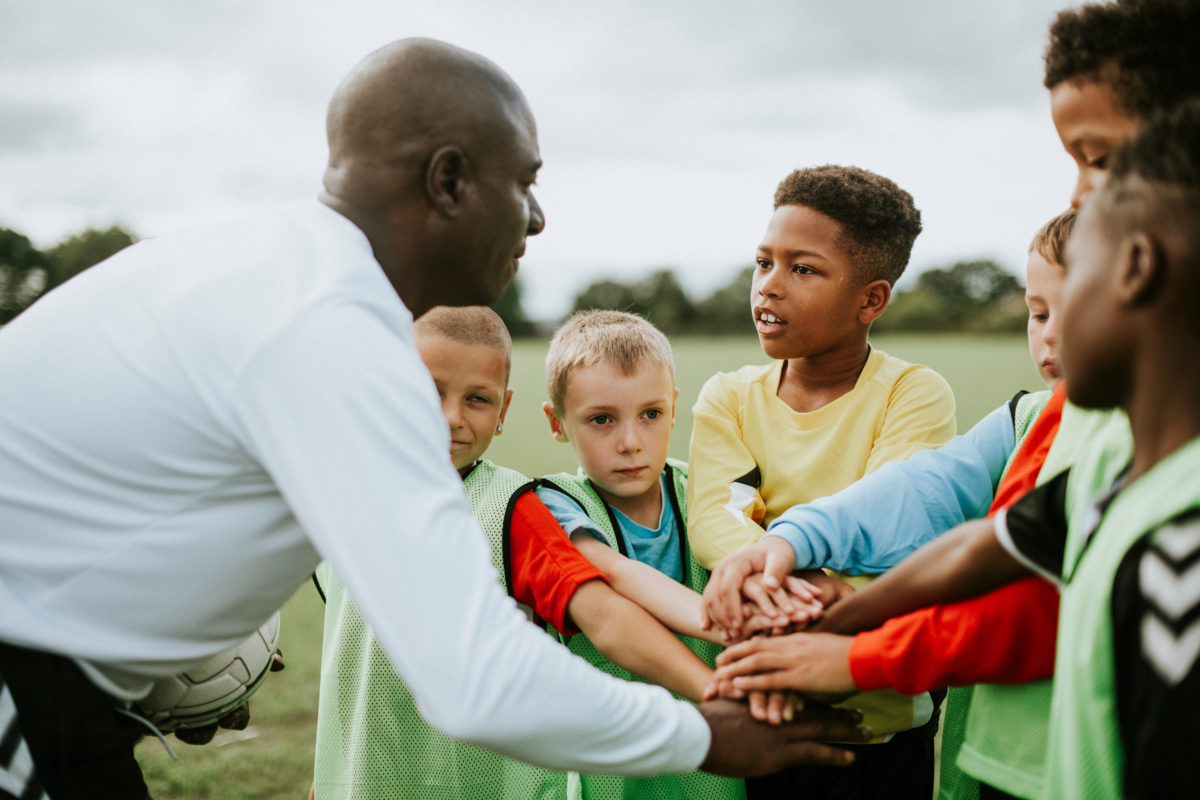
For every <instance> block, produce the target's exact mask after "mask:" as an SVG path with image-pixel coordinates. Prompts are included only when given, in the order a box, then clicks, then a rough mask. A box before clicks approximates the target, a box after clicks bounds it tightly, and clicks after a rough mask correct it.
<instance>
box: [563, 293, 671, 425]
mask: <svg viewBox="0 0 1200 800" xmlns="http://www.w3.org/2000/svg"><path fill="white" fill-rule="evenodd" d="M647 361H649V362H651V363H654V364H662V365H663V366H665V367H666V368H667V369H668V370H670V371H671V379H672V380H674V378H675V359H674V357H673V356H672V355H671V343H670V342H669V341H667V337H666V336H665V335H663V332H662V331H660V330H659V329H658V328H656V327H654V325H652V324H651V323H650V322H649V321H648V320H646V319H645V318H643V317H639V316H638V315H637V314H631V313H629V312H628V311H609V310H605V309H597V310H592V311H577V312H575V313H574V314H572V315H571V316H570V317H568V318H567V321H566V322H564V323H563V324H562V325H561V326H560V327H559V329H558V330H557V331H555V332H554V337H553V338H552V339H551V340H550V350H549V352H547V353H546V394H547V396H548V397H549V398H550V403H551V405H553V406H554V411H555V413H557V414H562V412H563V398H564V397H565V396H566V394H567V382H568V381H569V380H570V379H571V372H572V371H573V370H574V369H575V368H576V367H590V366H594V365H596V364H608V365H610V366H612V367H615V368H616V369H617V370H619V371H620V372H621V374H623V375H630V374H632V373H633V372H634V371H635V370H637V368H638V367H639V366H641V365H642V364H643V363H645V362H647Z"/></svg>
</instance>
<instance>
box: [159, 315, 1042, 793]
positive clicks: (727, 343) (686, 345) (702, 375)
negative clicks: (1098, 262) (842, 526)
mask: <svg viewBox="0 0 1200 800" xmlns="http://www.w3.org/2000/svg"><path fill="white" fill-rule="evenodd" d="M875 344H876V346H877V347H879V348H881V349H883V350H886V351H887V352H888V353H890V354H892V355H895V356H899V357H900V358H903V359H905V360H908V361H914V362H917V363H922V364H927V365H929V366H931V367H934V368H935V369H937V370H938V371H939V372H940V373H941V374H942V375H943V376H945V378H946V379H947V380H948V381H949V382H950V385H951V386H952V387H953V388H954V392H955V396H956V398H957V400H958V427H959V430H960V431H963V430H966V429H967V428H969V427H970V426H971V425H973V424H974V423H975V422H976V421H978V420H979V419H980V418H981V417H983V416H984V415H985V414H986V413H987V412H989V411H991V410H992V409H994V408H996V407H997V406H999V405H1000V404H1001V403H1003V402H1005V401H1006V400H1008V399H1009V398H1010V397H1011V396H1012V394H1013V393H1014V392H1015V391H1016V390H1017V389H1021V388H1025V389H1038V388H1041V384H1040V382H1039V380H1038V377H1037V373H1036V372H1035V371H1034V369H1033V366H1032V365H1031V364H1030V360H1029V356H1028V353H1027V351H1026V349H1025V339H1024V338H1023V337H963V336H937V337H879V338H878V339H877V340H876V341H875ZM545 353H546V345H545V343H544V342H519V343H518V344H517V347H516V350H515V352H514V355H513V375H512V385H513V387H514V388H515V389H516V393H515V396H514V398H513V405H512V408H511V409H510V411H509V416H508V422H507V423H506V425H505V430H504V435H503V436H501V437H499V438H498V439H496V441H495V444H494V445H493V446H492V449H491V451H489V453H488V455H489V457H491V458H493V459H494V460H495V461H497V462H499V463H501V464H505V465H507V466H511V467H514V468H516V469H519V470H521V471H523V472H525V473H527V474H544V473H547V472H555V471H560V470H574V469H575V464H574V461H573V459H572V456H571V449H570V447H569V446H567V445H565V444H559V443H556V442H554V441H553V440H552V439H551V438H550V436H549V433H548V428H547V427H546V423H545V418H544V417H543V416H542V412H541V403H542V400H543V399H544V396H545V385H544V380H543V374H542V361H543V359H544V357H545ZM675 358H676V362H677V373H678V376H677V378H678V381H677V382H678V384H679V388H680V396H679V406H678V411H677V417H678V425H677V428H676V431H675V433H674V434H673V439H672V446H671V455H673V456H676V457H678V458H686V457H687V442H688V437H689V435H690V433H691V407H692V404H693V402H694V401H695V399H696V395H697V393H698V392H699V390H700V386H701V385H702V384H703V383H704V381H705V380H706V379H707V378H708V376H710V375H711V374H713V373H714V372H717V371H722V370H730V369H734V368H736V367H739V366H741V365H743V364H747V363H757V362H760V361H762V353H761V351H760V350H759V348H758V342H757V340H756V339H753V338H747V339H736V340H735V339H725V338H713V339H704V338H698V339H683V340H679V341H677V342H675ZM321 615H322V607H321V601H320V598H319V597H318V596H317V594H316V591H315V590H314V589H313V588H312V586H311V585H306V586H303V587H301V588H300V590H299V591H298V592H297V593H296V595H295V596H294V597H293V598H292V599H291V600H290V601H289V602H288V604H287V605H286V606H285V607H284V610H283V628H282V632H281V648H282V649H283V653H284V656H285V658H286V661H287V669H286V670H284V671H283V672H281V673H278V674H274V675H272V676H271V677H270V678H269V679H268V680H267V682H266V683H265V684H264V687H263V689H262V691H261V692H259V694H258V695H256V696H255V698H254V700H253V702H252V703H251V708H252V719H251V724H250V727H249V728H248V729H247V730H245V731H241V732H222V733H220V734H219V735H218V736H217V738H216V739H214V741H213V742H212V743H211V744H208V745H205V746H202V747H196V746H189V745H186V744H182V743H179V742H176V741H175V740H174V738H173V737H169V738H170V741H171V742H172V746H173V747H174V748H175V750H176V752H177V753H178V755H179V760H178V761H172V760H171V759H170V758H169V757H168V756H167V755H166V752H165V751H164V749H163V747H162V746H161V745H160V744H159V743H158V742H157V740H154V739H151V738H147V739H145V740H143V742H142V744H141V745H140V746H139V747H138V758H139V760H140V761H141V763H142V766H143V769H144V771H145V773H146V780H147V782H148V784H149V786H150V791H151V794H152V795H153V797H155V798H156V799H157V800H170V799H171V798H220V799H221V800H265V799H267V798H272V799H274V798H295V799H296V800H302V798H305V797H307V796H308V789H309V785H310V784H311V781H312V758H313V741H314V730H315V728H314V726H315V722H316V713H317V686H318V675H319V671H320V648H321Z"/></svg>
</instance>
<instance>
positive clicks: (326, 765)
mask: <svg viewBox="0 0 1200 800" xmlns="http://www.w3.org/2000/svg"><path fill="white" fill-rule="evenodd" d="M414 328H415V334H416V344H417V349H418V351H419V352H420V354H421V359H422V361H423V362H424V363H425V365H426V367H427V368H428V369H429V371H430V374H431V376H432V378H433V382H434V384H435V386H436V387H437V391H438V395H439V397H440V399H441V404H442V413H443V415H444V416H445V419H446V423H447V425H448V426H449V428H450V458H451V460H452V462H453V464H454V467H455V468H456V469H457V470H458V472H459V474H460V475H461V476H462V479H463V487H464V489H465V491H466V493H467V496H468V499H469V500H470V502H471V506H472V508H473V510H474V512H475V515H476V517H477V518H478V520H479V522H480V524H481V526H482V527H483V530H484V532H485V533H486V534H487V537H488V541H489V544H490V545H491V549H492V561H493V565H494V566H495V568H496V571H497V573H498V575H499V576H500V579H501V582H502V583H503V584H504V586H505V588H506V589H507V590H508V592H509V594H510V595H512V596H513V597H514V598H515V599H516V600H517V602H518V603H519V604H520V605H521V606H522V608H523V609H525V610H526V613H527V614H528V615H529V616H530V617H531V618H532V619H536V620H538V621H539V622H541V623H542V624H546V622H548V623H549V625H550V626H552V627H553V628H554V629H555V630H556V631H559V632H562V633H568V634H569V633H574V632H576V631H578V630H582V631H585V632H586V633H587V635H588V637H589V638H590V639H591V641H593V642H594V643H595V645H596V647H597V648H598V650H599V651H600V652H603V653H605V654H606V655H607V656H608V657H610V658H612V659H614V660H615V661H617V662H618V663H620V664H622V665H624V667H626V668H628V669H629V670H631V671H633V672H636V673H637V674H639V675H642V676H643V677H645V678H647V679H648V680H650V681H653V682H657V683H660V684H662V685H664V686H666V687H668V688H670V689H672V690H674V691H676V692H678V693H680V694H682V695H684V696H686V697H688V698H690V699H693V700H694V699H698V698H699V694H700V692H701V691H702V690H703V687H704V685H705V684H706V683H707V681H708V679H709V676H710V675H711V670H710V668H709V666H708V665H705V664H704V663H703V662H701V661H700V659H699V658H697V657H696V656H695V655H694V654H693V653H692V652H691V651H690V650H688V648H687V647H686V646H685V645H684V644H683V643H682V642H680V641H679V640H678V639H677V638H676V637H675V636H674V635H672V634H671V633H670V632H668V631H667V630H666V629H665V628H663V627H662V626H661V625H660V624H659V623H658V622H657V621H656V620H654V619H653V617H651V616H650V615H649V614H648V613H647V612H645V611H643V610H642V609H641V608H640V607H638V606H637V605H635V604H634V603H633V602H631V601H629V600H626V599H625V598H624V597H622V596H620V595H618V594H617V593H616V592H615V591H613V590H612V589H611V588H609V586H608V585H607V584H606V583H605V582H604V580H603V577H602V576H601V574H600V572H599V570H598V569H596V568H595V567H593V566H592V565H591V564H590V563H588V562H587V560H586V559H584V558H583V557H582V556H581V555H580V554H579V553H578V552H577V551H576V550H575V548H573V547H572V546H571V543H570V541H569V540H568V539H567V537H566V536H565V535H564V534H563V531H562V529H561V528H560V527H559V526H558V525H557V523H556V522H555V521H554V518H553V517H552V516H551V515H550V513H549V512H548V511H547V510H546V509H545V507H544V506H542V505H541V503H540V502H539V501H538V500H537V498H536V496H535V495H534V494H533V493H532V491H531V489H532V487H533V484H532V482H531V481H530V480H529V479H528V478H526V477H525V476H524V475H521V474H520V473H518V472H515V471H513V470H510V469H506V468H504V467H500V466H497V465H496V464H493V463H492V462H490V461H488V460H487V459H485V458H483V455H484V453H485V451H486V450H487V448H488V446H489V445H490V444H491V441H492V438H493V437H494V436H496V435H499V434H500V433H501V432H502V431H503V428H504V417H505V414H506V413H507V411H508V406H509V403H510V402H511V400H512V394H513V390H512V389H510V388H508V378H509V368H510V360H511V348H512V345H511V341H510V339H509V335H508V331H507V330H506V329H505V327H504V323H503V322H502V321H501V319H500V317H499V316H497V315H496V313H495V312H494V311H492V310H490V309H488V308H485V307H482V306H479V307H465V308H450V307H438V308H434V309H432V310H431V311H429V312H427V313H426V314H424V315H423V316H421V317H420V318H419V319H418V320H417V321H416V324H415V326H414ZM431 535H436V533H434V532H431ZM316 579H317V581H318V586H319V588H321V589H322V591H323V594H324V597H325V599H326V612H325V644H324V650H323V655H322V669H321V693H320V710H319V714H318V723H317V752H316V766H315V777H316V780H315V784H314V790H315V796H316V797H317V798H318V800H326V798H355V799H356V800H364V799H367V800H369V799H371V798H380V799H381V800H382V799H383V798H387V799H388V800H395V799H396V798H409V797H411V798H422V799H423V800H476V798H480V797H489V798H493V797H494V798H505V797H510V798H514V800H517V799H518V798H519V799H520V800H524V799H525V798H531V797H538V798H552V797H565V796H566V792H567V784H568V776H567V774H566V773H554V772H550V771H548V770H544V769H539V768H537V767H533V766H530V765H528V764H523V763H520V762H518V761H514V760H512V759H508V758H505V757H503V756H500V755H497V754H495V753H493V752H491V751H488V750H483V749H481V748H479V747H475V746H472V745H469V744H463V743H460V742H456V741H454V740H452V739H450V738H449V737H447V736H445V735H443V734H442V733H440V732H438V731H436V730H435V729H433V728H432V727H430V726H429V725H428V724H427V723H426V722H425V721H424V720H423V719H422V718H421V715H420V713H419V711H418V709H417V707H416V705H415V704H414V702H413V698H412V696H411V695H410V694H409V691H408V689H407V687H406V686H405V685H404V683H403V682H402V681H401V680H400V678H399V677H397V675H396V673H395V671H394V670H393V669H392V667H391V664H390V663H389V662H388V660H387V658H386V656H384V654H383V652H382V650H380V648H379V646H378V644H377V643H376V642H375V637H374V634H373V632H372V631H371V629H370V628H369V627H368V626H367V625H366V623H365V622H364V621H363V619H362V617H361V615H360V614H359V612H358V609H357V607H356V606H355V605H354V603H353V601H352V600H351V599H350V597H349V596H348V595H347V594H346V591H345V588H344V587H343V586H342V584H341V582H340V581H339V580H338V578H337V576H336V575H334V574H333V572H332V570H331V569H330V568H329V566H328V564H322V565H321V567H320V568H319V569H318V572H317V576H316Z"/></svg>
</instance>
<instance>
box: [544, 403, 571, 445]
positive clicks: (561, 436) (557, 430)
mask: <svg viewBox="0 0 1200 800" xmlns="http://www.w3.org/2000/svg"><path fill="white" fill-rule="evenodd" d="M542 413H543V414H545V415H546V419H547V421H549V423H550V435H551V436H553V437H554V438H555V439H556V440H557V441H560V442H565V441H567V431H566V429H565V428H563V424H562V420H561V419H559V418H558V415H557V414H555V413H554V404H553V403H550V402H545V403H542Z"/></svg>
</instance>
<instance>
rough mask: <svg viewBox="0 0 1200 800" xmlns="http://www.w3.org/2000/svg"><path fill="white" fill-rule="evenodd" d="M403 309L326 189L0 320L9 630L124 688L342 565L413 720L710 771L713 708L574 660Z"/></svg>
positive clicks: (577, 761) (558, 756) (217, 646)
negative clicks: (477, 490)
mask: <svg viewBox="0 0 1200 800" xmlns="http://www.w3.org/2000/svg"><path fill="white" fill-rule="evenodd" d="M448 453H449V441H448V432H447V428H446V425H445V421H444V419H443V417H442V415H441V411H440V406H439V404H438V398H437V394H436V391H435V389H434V387H433V384H432V381H431V380H430V378H429V376H428V373H427V372H426V370H425V368H424V366H423V364H422V363H421V361H420V358H419V356H418V354H417V351H416V348H415V346H414V344H413V336H412V316H411V314H410V313H409V311H408V310H407V309H406V308H405V307H404V305H403V303H401V301H400V300H399V298H398V296H397V295H396V293H395V291H394V290H393V288H392V286H391V285H390V284H389V283H388V281H387V280H386V278H385V276H384V275H383V272H382V270H381V269H380V267H379V265H378V264H377V263H376V262H375V260H374V258H373V256H372V253H371V249H370V245H369V243H368V242H367V240H366V238H365V236H363V234H362V233H361V232H360V231H359V230H358V229H357V228H356V227H355V226H354V225H353V224H352V223H350V222H349V221H348V220H346V219H345V218H344V217H342V216H340V215H338V214H337V213H335V212H334V211H332V210H330V209H328V208H326V207H325V206H323V205H320V204H318V203H311V204H306V205H301V206H296V207H293V208H288V209H283V210H280V211H277V212H273V213H269V214H266V215H262V216H260V217H257V218H253V219H248V220H244V221H239V222H233V223H225V224H220V225H212V226H206V227H200V228H196V229H192V230H189V231H185V232H181V233H177V234H172V235H169V236H165V237H163V238H161V239H155V240H149V241H145V242H142V243H140V244H137V245H135V246H133V247H131V248H129V249H127V250H125V251H123V252H121V253H119V254H118V255H117V256H115V257H113V258H112V259H110V260H109V261H107V262H105V263H103V264H100V265H98V266H96V267H93V268H92V269H90V270H87V271H86V272H84V273H82V274H81V275H79V276H78V277H76V278H74V279H72V280H71V281H69V282H68V283H67V284H65V285H63V286H62V287H60V288H58V289H55V290H54V291H52V292H51V293H49V294H48V295H47V296H46V297H45V298H43V299H41V300H39V301H38V302H37V303H35V304H34V306H33V307H31V308H30V309H29V310H28V311H26V312H25V313H24V314H23V315H22V316H21V317H19V318H18V319H17V320H16V321H14V322H13V323H11V324H9V325H8V326H6V327H5V328H4V329H3V330H2V331H0V608H3V609H4V611H3V613H0V639H2V640H4V641H8V642H11V643H14V644H18V645H22V646H26V647H31V648H36V649H41V650H45V651H49V652H54V653H60V654H63V655H66V656H68V657H71V658H74V659H76V660H77V661H78V662H79V663H80V664H81V666H82V667H83V668H84V669H85V671H86V672H87V674H88V675H89V677H91V678H92V680H93V681H95V682H96V683H97V684H98V685H99V686H101V687H102V688H104V689H105V690H106V691H108V692H110V693H112V694H114V695H115V696H117V697H121V698H124V699H134V698H136V697H138V696H140V695H141V694H143V693H144V692H145V691H146V690H147V689H148V687H149V684H150V682H151V681H152V680H154V679H156V678H158V677H161V676H165V675H169V674H173V673H175V672H178V671H180V669H181V668H182V667H183V666H184V665H186V664H188V663H190V662H193V661H195V660H197V659H200V658H203V657H206V656H208V655H211V654H213V653H215V652H218V651H219V650H221V649H223V648H224V647H226V646H228V645H230V644H232V643H234V642H236V641H239V640H240V639H242V638H243V637H245V636H246V635H248V634H249V633H250V632H251V631H252V630H254V629H255V628H256V627H257V626H258V625H259V624H260V623H261V622H262V621H263V620H264V619H265V618H266V617H267V616H269V615H270V614H271V613H272V612H273V611H275V610H276V609H277V608H279V606H280V605H281V604H282V603H283V602H284V601H285V600H286V599H287V598H288V597H289V596H290V595H291V594H292V593H293V592H294V591H295V590H296V588H297V586H298V585H299V584H300V583H301V582H302V581H303V580H304V579H305V578H306V577H307V576H308V575H309V573H311V572H312V570H313V569H314V567H315V566H316V564H317V563H318V561H319V560H320V559H321V558H326V559H328V560H329V561H330V562H331V563H332V564H333V567H334V569H335V570H336V572H337V573H338V574H339V575H340V576H341V578H342V580H343V582H344V583H345V585H346V586H347V588H348V589H349V591H350V593H351V594H352V595H353V596H354V599H355V601H356V602H357V604H358V605H359V607H360V608H361V610H362V612H363V614H364V616H365V617H366V619H367V620H368V622H369V623H370V624H371V626H372V627H373V628H374V629H375V631H376V632H377V634H378V636H379V639H380V642H381V644H382V646H383V647H384V649H385V651H386V652H387V653H388V655H389V657H390V658H391V659H392V661H393V664H394V666H395V667H396V669H397V671H398V672H399V673H400V675H401V676H402V677H403V678H404V681H405V682H406V683H407V684H408V685H409V686H410V687H411V688H412V690H413V693H414V695H415V696H416V697H417V698H418V702H419V705H420V706H421V709H422V711H423V713H425V714H426V715H427V716H428V717H429V719H430V720H431V721H432V722H433V723H434V724H435V725H437V726H438V727H440V728H442V729H443V730H445V731H446V732H447V733H449V734H450V735H451V736H455V737H458V738H463V739H467V740H470V741H473V742H476V743H478V744H482V745H485V746H488V747H492V748H493V749H496V750H499V751H501V752H503V753H505V754H507V755H512V756H515V757H518V758H521V759H524V760H527V761H531V762H534V763H538V764H541V765H543V766H546V767H550V768H554V769H563V770H565V769H575V770H581V771H600V772H622V773H627V774H651V773H656V772H683V771H688V770H691V769H694V768H696V767H697V766H698V764H699V763H700V761H701V760H702V759H703V757H704V754H705V753H706V751H707V748H708V745H709V731H708V728H707V725H706V724H705V723H704V721H703V719H702V718H701V717H700V715H699V713H698V712H697V711H696V710H695V709H694V708H693V707H691V706H690V705H688V704H687V703H681V702H678V701H675V700H673V699H671V698H670V696H669V694H668V693H667V692H666V691H665V690H662V689H658V688H655V687H649V686H643V685H634V684H626V683H622V682H619V681H616V680H613V679H611V678H609V677H608V676H606V675H602V674H601V673H599V672H597V671H596V670H594V669H592V668H590V667H589V666H587V665H586V664H584V663H583V662H582V661H580V660H578V659H576V658H574V657H573V656H571V655H570V654H569V653H568V652H567V651H566V649H565V648H562V647H560V646H558V645H556V644H554V643H553V642H552V641H551V640H550V639H549V637H547V636H545V634H544V633H542V632H541V631H539V630H538V629H537V628H535V627H534V626H532V625H529V624H528V622H527V621H526V618H525V617H524V615H523V614H521V612H520V611H518V610H517V608H516V606H515V605H514V603H513V602H512V601H511V600H510V599H509V598H507V597H506V596H505V595H504V594H503V592H502V591H501V589H500V588H499V585H498V583H497V581H496V578H495V575H494V573H493V571H492V567H491V565H490V563H489V560H488V554H487V547H486V544H485V541H484V537H483V535H482V533H481V532H480V530H479V528H478V526H477V523H476V522H475V519H474V517H473V516H472V514H471V511H470V508H469V507H468V505H467V503H466V500H465V499H464V497H463V492H462V483H461V481H460V480H459V478H458V475H457V474H456V473H455V471H454V469H453V466H452V465H451V463H450V459H449V455H448Z"/></svg>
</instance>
